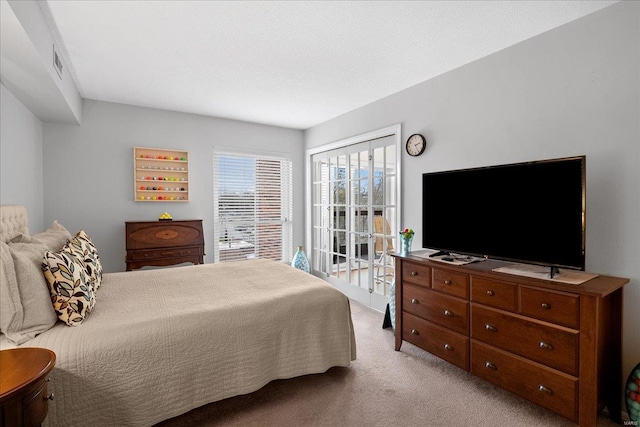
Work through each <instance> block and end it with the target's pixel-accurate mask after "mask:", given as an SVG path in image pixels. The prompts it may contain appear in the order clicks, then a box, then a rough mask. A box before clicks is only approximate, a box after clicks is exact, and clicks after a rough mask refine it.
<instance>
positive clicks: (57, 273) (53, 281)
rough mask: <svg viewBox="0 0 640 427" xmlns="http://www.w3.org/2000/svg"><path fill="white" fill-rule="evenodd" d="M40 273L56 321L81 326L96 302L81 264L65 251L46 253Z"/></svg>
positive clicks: (91, 286) (80, 261)
mask: <svg viewBox="0 0 640 427" xmlns="http://www.w3.org/2000/svg"><path fill="white" fill-rule="evenodd" d="M42 270H43V271H44V277H45V278H46V279H47V283H48V284H49V292H50V293H51V301H52V303H53V309H54V310H55V312H56V314H57V315H58V318H59V319H60V320H62V321H63V322H65V323H66V324H67V325H69V326H77V325H79V324H81V323H82V322H83V321H84V320H85V319H86V318H87V316H88V315H89V313H91V310H92V309H93V306H94V305H95V303H96V296H95V291H94V289H93V282H92V280H91V279H90V278H89V277H88V276H87V274H86V272H85V265H84V262H83V261H82V260H80V259H78V258H77V257H76V256H75V255H74V254H73V253H71V252H70V251H68V250H65V249H63V250H61V251H58V252H50V251H47V252H45V254H44V260H43V261H42Z"/></svg>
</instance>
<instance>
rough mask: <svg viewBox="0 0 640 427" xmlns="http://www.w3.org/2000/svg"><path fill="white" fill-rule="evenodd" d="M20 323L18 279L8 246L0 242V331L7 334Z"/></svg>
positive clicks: (20, 305)
mask: <svg viewBox="0 0 640 427" xmlns="http://www.w3.org/2000/svg"><path fill="white" fill-rule="evenodd" d="M21 324H22V304H21V303H20V291H18V279H17V278H16V270H15V269H14V268H13V257H11V251H10V250H9V246H8V245H7V244H6V243H5V242H0V332H2V333H4V334H5V335H7V333H12V332H13V331H14V330H15V329H16V325H21Z"/></svg>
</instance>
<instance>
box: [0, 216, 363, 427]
mask: <svg viewBox="0 0 640 427" xmlns="http://www.w3.org/2000/svg"><path fill="white" fill-rule="evenodd" d="M9 209H10V210H11V214H9V213H8V212H9ZM15 209H16V207H11V208H5V207H2V208H0V213H3V214H2V215H1V220H0V223H2V224H1V230H0V232H1V233H0V234H1V235H2V236H1V237H2V242H9V241H11V239H12V238H13V236H15V235H16V234H18V233H21V234H23V235H24V234H25V232H27V233H28V231H27V225H26V211H23V210H22V209H23V208H22V209H20V208H17V209H18V210H19V211H20V212H22V214H15V212H14V211H15ZM16 218H17V219H16ZM43 280H44V279H43ZM42 286H47V285H46V283H45V282H44V281H43V284H42ZM2 297H3V298H4V297H5V296H2ZM95 299H96V302H95V306H94V307H93V310H92V311H91V314H90V315H89V316H88V317H87V318H86V320H85V321H84V322H83V323H82V324H81V325H79V326H67V324H65V323H63V322H61V321H57V323H55V325H54V326H53V327H51V328H50V329H48V330H46V331H45V332H42V333H40V334H39V335H37V336H35V338H32V339H29V340H28V341H26V342H24V343H22V344H21V345H22V346H28V347H45V348H49V349H51V350H53V351H54V352H55V353H56V356H57V362H56V366H55V368H54V370H53V375H52V377H51V383H50V385H49V386H50V387H51V390H52V391H53V392H54V394H55V399H54V400H53V401H52V402H51V403H50V407H49V415H48V416H47V419H46V420H45V422H44V424H43V425H45V426H46V425H50V426H58V425H94V426H148V425H153V424H155V423H157V422H160V421H162V420H165V419H168V418H172V417H175V416H177V415H180V414H183V413H185V412H188V411H189V410H191V409H194V408H197V407H199V406H202V405H204V404H207V403H210V402H214V401H218V400H221V399H225V398H228V397H231V396H235V395H240V394H246V393H250V392H252V391H255V390H257V389H259V388H261V387H262V386H264V385H265V384H267V383H268V382H270V381H272V380H274V379H284V378H292V377H296V376H301V375H306V374H314V373H321V372H325V371H326V370H327V369H329V368H331V367H334V366H342V367H346V366H349V364H350V362H351V361H352V360H355V357H356V348H355V337H354V331H353V325H352V322H351V313H350V306H349V300H348V299H347V297H346V296H345V295H343V294H342V293H341V292H339V291H338V290H336V289H334V288H333V287H331V286H330V285H328V284H327V283H325V282H324V281H322V280H321V279H318V278H316V277H314V276H312V275H309V274H306V273H303V272H301V271H299V270H296V269H294V268H292V267H290V266H288V265H285V264H283V263H278V262H273V261H266V260H247V261H239V262H230V263H221V264H203V265H196V266H186V267H175V268H168V269H159V270H141V271H133V272H118V273H105V274H104V275H103V276H102V282H101V285H100V287H99V289H98V290H97V292H96V298H95ZM13 345H14V344H12V343H11V342H10V341H9V340H7V339H6V337H4V336H3V337H2V341H1V342H0V346H1V347H2V348H9V347H12V346H13Z"/></svg>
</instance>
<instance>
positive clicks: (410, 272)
mask: <svg viewBox="0 0 640 427" xmlns="http://www.w3.org/2000/svg"><path fill="white" fill-rule="evenodd" d="M429 270H430V269H429V267H427V266H425V265H422V264H416V263H413V262H406V261H403V262H402V281H403V282H408V283H413V284H414V285H420V286H424V287H425V288H429V287H431V284H430V280H429V278H430V271H429Z"/></svg>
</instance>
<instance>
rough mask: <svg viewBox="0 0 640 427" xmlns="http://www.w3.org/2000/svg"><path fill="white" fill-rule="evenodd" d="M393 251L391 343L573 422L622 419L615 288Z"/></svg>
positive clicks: (611, 281) (605, 279) (608, 281)
mask: <svg viewBox="0 0 640 427" xmlns="http://www.w3.org/2000/svg"><path fill="white" fill-rule="evenodd" d="M395 256H396V319H395V320H396V330H395V349H396V350H398V351H399V350H400V347H401V345H402V342H403V340H404V341H407V342H410V343H412V344H414V345H416V346H418V347H420V348H423V349H425V350H427V351H428V352H430V353H433V354H435V355H436V356H438V357H440V358H442V359H444V360H446V361H448V362H450V363H452V364H454V365H456V366H458V367H460V368H461V369H464V370H466V371H470V372H471V373H473V374H474V375H477V376H479V377H481V378H483V379H485V380H487V381H490V382H492V383H493V384H496V385H498V386H500V387H503V388H505V389H507V390H509V391H511V392H513V393H515V394H518V395H520V396H522V397H524V398H526V399H529V400H531V401H532V402H535V403H537V404H539V405H541V406H544V407H545V408H548V409H550V410H552V411H554V412H557V413H558V414H560V415H563V416H564V417H566V418H568V419H570V420H571V421H573V422H575V423H578V424H579V425H580V426H595V425H596V421H597V417H598V414H599V413H600V412H601V411H602V409H604V407H605V406H606V407H607V408H608V410H609V413H610V416H611V418H612V419H613V420H615V421H617V422H620V414H621V412H620V410H621V401H622V387H623V386H622V372H621V358H622V356H621V347H622V345H621V344H622V343H621V328H622V288H623V286H624V285H625V284H626V283H628V282H629V280H628V279H623V278H618V277H609V276H598V277H596V278H594V279H591V280H589V281H587V282H585V283H583V284H580V285H570V284H563V283H559V282H555V281H550V280H542V279H534V278H528V277H522V276H516V275H511V274H505V273H498V272H494V271H492V270H493V269H494V268H496V267H501V266H504V265H506V263H504V262H500V261H494V260H487V261H483V262H480V263H474V264H468V265H465V266H453V265H448V264H444V263H441V262H437V261H431V260H427V259H425V258H422V257H417V256H412V255H409V256H399V255H395Z"/></svg>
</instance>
